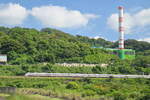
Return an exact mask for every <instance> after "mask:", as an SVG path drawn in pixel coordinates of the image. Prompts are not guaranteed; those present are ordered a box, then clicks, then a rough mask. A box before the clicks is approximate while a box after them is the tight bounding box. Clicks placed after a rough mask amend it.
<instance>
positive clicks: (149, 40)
mask: <svg viewBox="0 0 150 100" xmlns="http://www.w3.org/2000/svg"><path fill="white" fill-rule="evenodd" d="M138 41H146V42H149V43H150V38H143V39H139V40H138Z"/></svg>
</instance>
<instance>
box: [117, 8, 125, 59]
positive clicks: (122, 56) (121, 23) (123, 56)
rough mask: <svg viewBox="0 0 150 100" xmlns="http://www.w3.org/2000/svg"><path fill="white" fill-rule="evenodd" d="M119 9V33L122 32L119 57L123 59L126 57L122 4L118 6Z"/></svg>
mask: <svg viewBox="0 0 150 100" xmlns="http://www.w3.org/2000/svg"><path fill="white" fill-rule="evenodd" d="M118 9H119V18H118V21H119V33H120V37H119V57H120V58H121V59H124V58H125V54H124V50H123V49H124V25H123V24H124V8H123V7H122V6H119V7H118Z"/></svg>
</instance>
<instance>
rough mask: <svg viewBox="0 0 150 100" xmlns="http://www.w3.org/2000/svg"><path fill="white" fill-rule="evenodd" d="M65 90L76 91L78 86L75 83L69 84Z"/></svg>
mask: <svg viewBox="0 0 150 100" xmlns="http://www.w3.org/2000/svg"><path fill="white" fill-rule="evenodd" d="M66 88H67V89H78V88H79V85H78V84H77V83H76V82H69V83H68V84H67V86H66Z"/></svg>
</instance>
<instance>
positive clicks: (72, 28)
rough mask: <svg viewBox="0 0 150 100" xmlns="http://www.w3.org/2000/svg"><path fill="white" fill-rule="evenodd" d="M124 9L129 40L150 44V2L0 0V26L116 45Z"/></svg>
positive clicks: (135, 0)
mask: <svg viewBox="0 0 150 100" xmlns="http://www.w3.org/2000/svg"><path fill="white" fill-rule="evenodd" d="M120 5H121V6H124V8H125V27H126V35H125V38H126V39H137V40H145V41H149V42H150V28H149V27H150V0H0V25H1V26H7V27H15V26H21V27H26V28H36V29H41V28H44V27H52V28H56V29H60V30H62V31H64V32H67V33H70V34H73V35H77V34H79V35H84V36H89V37H102V38H105V39H107V40H111V41H116V40H117V39H118V35H119V33H118V32H117V27H118V22H117V17H118V15H117V13H118V9H117V7H118V6H120Z"/></svg>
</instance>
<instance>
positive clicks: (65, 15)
mask: <svg viewBox="0 0 150 100" xmlns="http://www.w3.org/2000/svg"><path fill="white" fill-rule="evenodd" d="M30 13H31V15H32V16H34V17H36V18H37V19H38V20H40V21H41V22H42V24H43V25H45V26H48V27H51V26H53V27H60V28H68V27H81V26H86V25H87V24H88V22H89V20H91V19H94V18H97V16H96V15H94V14H83V13H81V12H80V11H77V10H69V9H67V8H66V7H61V6H41V7H34V8H32V10H31V12H30Z"/></svg>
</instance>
